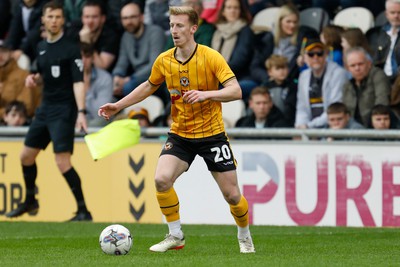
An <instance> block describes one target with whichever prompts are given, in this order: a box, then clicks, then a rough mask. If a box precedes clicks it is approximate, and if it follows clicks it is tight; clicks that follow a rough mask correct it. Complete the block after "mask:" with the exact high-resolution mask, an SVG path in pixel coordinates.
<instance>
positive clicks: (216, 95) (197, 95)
mask: <svg viewBox="0 0 400 267" xmlns="http://www.w3.org/2000/svg"><path fill="white" fill-rule="evenodd" d="M223 85H224V88H223V89H220V90H212V91H197V90H190V91H188V92H186V93H185V94H184V95H183V100H184V101H186V103H189V104H193V103H197V102H203V101H205V100H213V101H219V102H229V101H234V100H238V99H242V89H241V88H240V85H239V83H238V81H237V80H236V78H232V79H230V80H228V81H227V82H225V83H224V84H223Z"/></svg>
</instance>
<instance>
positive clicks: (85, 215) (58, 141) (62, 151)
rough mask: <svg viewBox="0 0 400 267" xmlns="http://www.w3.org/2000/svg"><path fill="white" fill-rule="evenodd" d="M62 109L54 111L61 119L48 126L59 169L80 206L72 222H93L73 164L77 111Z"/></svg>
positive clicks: (49, 123) (68, 107)
mask: <svg viewBox="0 0 400 267" xmlns="http://www.w3.org/2000/svg"><path fill="white" fill-rule="evenodd" d="M60 108H61V107H56V108H55V109H54V110H53V112H54V113H56V114H57V116H59V119H57V120H52V121H50V122H48V123H47V125H48V129H49V132H50V136H51V140H52V142H53V151H54V155H55V161H56V163H57V167H58V169H59V170H60V172H61V173H62V175H63V176H64V178H65V180H66V181H67V183H68V185H69V187H70V189H71V191H72V193H73V195H74V198H75V201H76V203H77V206H78V209H77V212H76V215H75V216H74V217H73V218H71V219H70V221H92V215H91V214H90V212H89V211H88V210H87V208H86V203H85V199H84V197H83V192H82V187H81V178H80V177H79V174H78V173H77V172H76V171H75V169H74V167H73V166H72V164H71V155H72V153H73V151H74V138H75V122H76V116H77V115H76V114H77V111H76V109H75V108H74V107H73V106H69V105H64V106H63V107H62V110H63V112H62V113H59V112H58V110H59V109H60Z"/></svg>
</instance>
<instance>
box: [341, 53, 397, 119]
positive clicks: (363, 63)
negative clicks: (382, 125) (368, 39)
mask: <svg viewBox="0 0 400 267" xmlns="http://www.w3.org/2000/svg"><path fill="white" fill-rule="evenodd" d="M344 59H345V64H346V67H347V69H348V71H349V72H350V73H351V75H352V76H353V78H352V79H351V80H350V81H348V82H347V83H346V84H345V85H344V86H343V103H344V104H346V106H347V107H348V108H349V111H350V114H351V116H352V117H353V118H354V119H355V120H356V121H358V122H359V123H361V124H363V125H364V126H367V125H368V120H369V115H370V113H371V110H372V108H373V106H375V105H377V104H382V105H389V96H390V83H389V79H388V78H387V77H386V75H385V73H384V72H383V71H382V70H381V69H380V68H377V67H375V66H373V65H372V62H371V58H370V56H369V55H368V53H367V51H365V50H364V49H363V48H361V47H353V48H351V49H349V50H348V51H347V52H346V53H345V58H344Z"/></svg>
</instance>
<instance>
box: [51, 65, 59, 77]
mask: <svg viewBox="0 0 400 267" xmlns="http://www.w3.org/2000/svg"><path fill="white" fill-rule="evenodd" d="M60 74H61V71H60V66H51V75H52V76H53V77H54V78H58V77H60Z"/></svg>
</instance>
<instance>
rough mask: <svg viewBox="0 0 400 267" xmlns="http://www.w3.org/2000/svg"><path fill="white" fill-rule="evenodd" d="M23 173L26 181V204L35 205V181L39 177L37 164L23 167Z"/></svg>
mask: <svg viewBox="0 0 400 267" xmlns="http://www.w3.org/2000/svg"><path fill="white" fill-rule="evenodd" d="M22 173H23V175H24V181H25V189H26V193H25V202H26V203H33V202H34V201H35V181H36V177H37V167H36V162H35V163H33V165H31V166H24V165H22Z"/></svg>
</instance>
